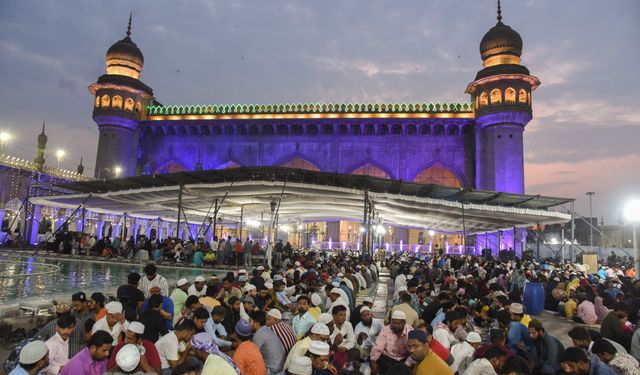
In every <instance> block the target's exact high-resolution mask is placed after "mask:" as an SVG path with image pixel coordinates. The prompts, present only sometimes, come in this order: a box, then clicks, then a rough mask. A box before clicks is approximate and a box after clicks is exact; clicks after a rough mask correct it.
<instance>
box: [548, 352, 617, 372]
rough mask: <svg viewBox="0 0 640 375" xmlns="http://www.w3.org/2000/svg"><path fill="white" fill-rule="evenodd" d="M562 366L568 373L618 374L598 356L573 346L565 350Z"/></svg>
mask: <svg viewBox="0 0 640 375" xmlns="http://www.w3.org/2000/svg"><path fill="white" fill-rule="evenodd" d="M560 368H561V369H562V371H563V372H565V373H568V374H595V375H616V373H615V371H613V370H612V369H611V367H609V366H607V365H606V364H605V363H603V362H602V361H600V359H598V358H597V357H591V359H589V357H588V356H587V352H585V351H584V350H582V349H580V348H577V347H571V348H567V350H565V352H564V355H563V356H562V360H561V362H560Z"/></svg>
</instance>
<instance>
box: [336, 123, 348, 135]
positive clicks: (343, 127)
mask: <svg viewBox="0 0 640 375" xmlns="http://www.w3.org/2000/svg"><path fill="white" fill-rule="evenodd" d="M338 129H339V132H340V134H348V131H347V125H345V124H341V125H340V127H339V128H338Z"/></svg>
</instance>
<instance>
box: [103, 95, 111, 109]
mask: <svg viewBox="0 0 640 375" xmlns="http://www.w3.org/2000/svg"><path fill="white" fill-rule="evenodd" d="M109 104H111V98H109V95H102V107H108V106H109Z"/></svg>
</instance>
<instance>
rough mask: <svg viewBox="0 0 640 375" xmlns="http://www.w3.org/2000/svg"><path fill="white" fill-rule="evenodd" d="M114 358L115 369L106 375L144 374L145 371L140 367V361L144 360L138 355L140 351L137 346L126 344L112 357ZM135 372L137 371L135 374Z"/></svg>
mask: <svg viewBox="0 0 640 375" xmlns="http://www.w3.org/2000/svg"><path fill="white" fill-rule="evenodd" d="M112 357H115V363H116V365H117V367H115V368H112V369H111V370H110V371H109V372H107V373H106V374H123V373H124V374H134V373H135V374H138V373H140V374H144V373H146V372H147V371H144V370H142V368H139V367H141V366H140V360H141V359H142V358H144V357H143V356H141V355H140V350H139V349H138V347H137V346H135V345H132V344H127V345H125V346H123V347H122V349H120V351H119V352H118V354H117V355H115V356H114V355H112ZM136 370H139V371H137V372H136Z"/></svg>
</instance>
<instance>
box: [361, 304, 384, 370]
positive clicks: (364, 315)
mask: <svg viewBox="0 0 640 375" xmlns="http://www.w3.org/2000/svg"><path fill="white" fill-rule="evenodd" d="M360 318H361V320H360V322H359V323H358V324H357V325H356V328H355V335H356V344H357V346H356V347H357V348H358V349H360V357H361V358H362V359H366V358H368V357H369V354H370V353H371V349H372V348H373V345H374V344H375V343H376V339H377V338H378V335H379V334H380V332H382V329H383V328H384V323H383V322H382V320H381V319H376V318H374V317H373V314H372V313H371V308H369V306H363V307H362V308H361V309H360Z"/></svg>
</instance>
